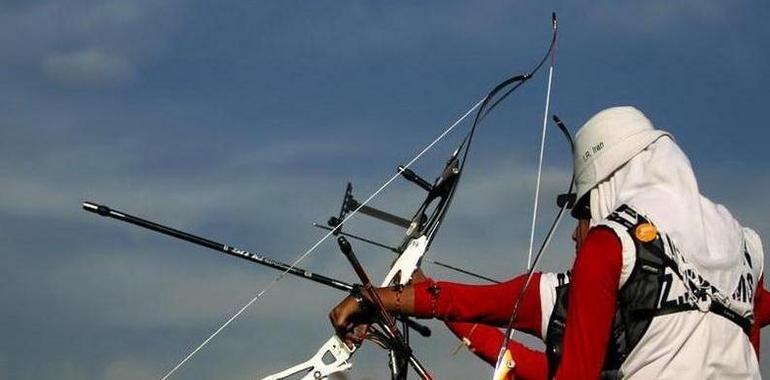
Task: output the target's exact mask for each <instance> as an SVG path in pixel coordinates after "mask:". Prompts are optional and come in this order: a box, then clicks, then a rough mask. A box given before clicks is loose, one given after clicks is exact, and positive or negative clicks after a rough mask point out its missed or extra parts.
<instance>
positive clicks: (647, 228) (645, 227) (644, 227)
mask: <svg viewBox="0 0 770 380" xmlns="http://www.w3.org/2000/svg"><path fill="white" fill-rule="evenodd" d="M634 235H636V238H637V239H639V241H641V242H643V243H649V242H651V241H653V240H655V238H656V237H657V236H658V229H657V228H655V226H653V225H652V224H650V223H642V224H640V225H638V226H636V230H635V231H634Z"/></svg>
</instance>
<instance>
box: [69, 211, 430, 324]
mask: <svg viewBox="0 0 770 380" xmlns="http://www.w3.org/2000/svg"><path fill="white" fill-rule="evenodd" d="M83 209H84V210H86V211H90V212H93V213H95V214H99V215H101V216H105V217H108V218H113V219H117V220H120V221H121V222H126V223H131V224H133V225H136V226H139V227H144V228H147V229H150V230H153V231H156V232H160V233H161V234H164V235H168V236H171V237H175V238H178V239H182V240H185V241H188V242H190V243H193V244H197V245H200V246H203V247H206V248H210V249H213V250H215V251H219V252H221V253H226V254H228V255H230V256H235V257H237V258H240V259H244V260H248V261H251V262H254V263H257V264H260V265H264V266H267V267H270V268H273V269H277V270H280V271H284V272H286V273H291V274H293V275H295V276H298V277H301V278H304V279H306V280H310V281H314V282H317V283H319V284H322V285H326V286H330V287H332V288H335V289H339V290H344V291H346V292H348V293H350V292H352V291H353V288H354V286H353V285H351V284H348V283H345V282H342V281H339V280H336V279H333V278H331V277H326V276H323V275H320V274H318V273H313V272H310V271H307V270H304V269H302V268H298V267H296V266H295V267H290V266H289V265H288V264H285V263H282V262H280V261H276V260H274V259H271V258H269V257H265V256H261V255H257V254H254V253H251V252H249V251H244V250H242V249H239V248H235V247H233V246H230V245H227V244H222V243H219V242H216V241H213V240H209V239H206V238H203V237H200V236H196V235H193V234H190V233H187V232H184V231H179V230H177V229H173V228H171V227H167V226H164V225H162V224H158V223H155V222H151V221H149V220H146V219H142V218H139V217H136V216H133V215H129V214H126V213H125V212H122V211H118V210H114V209H112V208H110V207H107V206H104V205H99V204H96V203H92V202H83ZM399 319H401V318H399ZM403 320H405V321H406V323H407V325H409V327H410V328H412V329H413V330H415V331H417V332H418V333H419V334H420V335H422V336H425V337H428V336H430V335H431V331H430V328H428V327H427V326H424V325H422V324H420V323H418V322H417V321H414V320H412V319H408V318H403Z"/></svg>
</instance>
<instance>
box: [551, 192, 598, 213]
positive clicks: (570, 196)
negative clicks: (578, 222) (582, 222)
mask: <svg viewBox="0 0 770 380" xmlns="http://www.w3.org/2000/svg"><path fill="white" fill-rule="evenodd" d="M556 205H557V206H559V208H564V207H565V206H566V208H568V209H572V211H571V212H570V215H572V217H573V218H575V219H591V197H589V196H588V194H586V195H584V196H583V197H581V198H580V199H577V194H575V193H567V194H559V196H558V197H556Z"/></svg>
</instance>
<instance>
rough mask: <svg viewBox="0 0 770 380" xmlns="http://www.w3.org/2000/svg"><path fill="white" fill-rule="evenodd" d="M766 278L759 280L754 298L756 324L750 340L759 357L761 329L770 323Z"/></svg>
mask: <svg viewBox="0 0 770 380" xmlns="http://www.w3.org/2000/svg"><path fill="white" fill-rule="evenodd" d="M764 282H765V276H762V277H760V278H759V283H757V293H756V294H755V296H754V323H752V324H751V333H750V334H749V340H751V345H752V346H754V352H755V353H756V354H757V357H759V342H760V331H759V330H760V329H761V328H763V327H765V326H766V325H767V324H768V322H770V297H768V291H767V290H766V289H765V284H764Z"/></svg>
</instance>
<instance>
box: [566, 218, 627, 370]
mask: <svg viewBox="0 0 770 380" xmlns="http://www.w3.org/2000/svg"><path fill="white" fill-rule="evenodd" d="M622 264H623V257H622V246H621V243H620V240H619V239H618V237H617V236H616V235H615V233H614V232H612V230H610V229H607V228H601V227H600V228H594V229H592V230H591V231H590V232H589V233H588V236H587V237H586V240H585V241H584V242H583V245H582V247H581V248H580V251H579V252H578V254H577V257H576V258H575V264H574V265H573V267H572V279H571V281H570V285H569V288H570V289H569V307H568V308H567V321H569V322H568V323H567V327H566V330H565V333H564V351H563V355H562V359H561V365H560V366H559V369H558V370H557V372H556V379H559V380H565V379H597V378H599V374H600V373H601V369H602V364H603V362H604V357H605V354H606V351H607V343H608V341H609V338H610V330H611V326H612V320H613V318H614V316H615V303H616V301H617V293H618V285H619V283H620V271H621V268H622Z"/></svg>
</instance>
